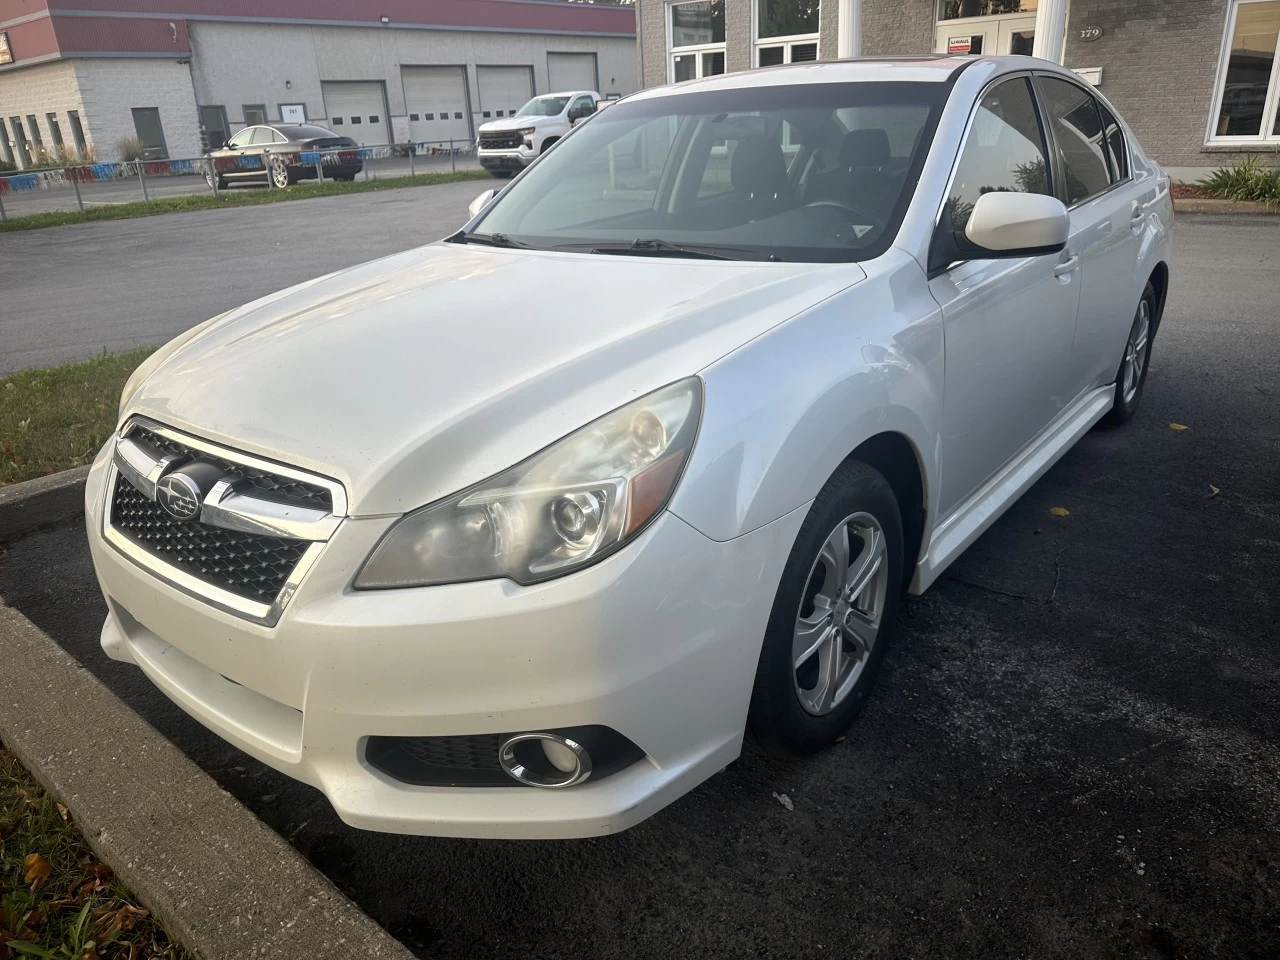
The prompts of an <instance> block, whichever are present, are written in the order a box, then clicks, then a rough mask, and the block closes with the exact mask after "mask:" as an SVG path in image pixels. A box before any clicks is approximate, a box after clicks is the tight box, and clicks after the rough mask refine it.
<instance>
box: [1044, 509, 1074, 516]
mask: <svg viewBox="0 0 1280 960" xmlns="http://www.w3.org/2000/svg"><path fill="white" fill-rule="evenodd" d="M1049 512H1050V513H1051V514H1053V515H1054V516H1055V517H1069V516H1071V511H1070V510H1068V509H1067V508H1066V507H1050V508H1049Z"/></svg>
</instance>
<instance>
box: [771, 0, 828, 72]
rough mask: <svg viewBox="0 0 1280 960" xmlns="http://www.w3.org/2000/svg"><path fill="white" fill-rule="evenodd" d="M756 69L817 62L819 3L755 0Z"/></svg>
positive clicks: (803, 0) (809, 1)
mask: <svg viewBox="0 0 1280 960" xmlns="http://www.w3.org/2000/svg"><path fill="white" fill-rule="evenodd" d="M755 3H756V8H755V11H756V13H755V21H756V66H758V67H776V66H778V65H779V64H783V63H804V62H806V61H810V60H817V59H818V17H819V13H820V9H821V7H822V4H821V2H820V0H755Z"/></svg>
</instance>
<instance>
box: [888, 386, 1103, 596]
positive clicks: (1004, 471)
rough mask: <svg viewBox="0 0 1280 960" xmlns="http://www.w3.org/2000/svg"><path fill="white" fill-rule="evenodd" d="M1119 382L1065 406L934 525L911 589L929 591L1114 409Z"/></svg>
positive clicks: (1099, 388) (1092, 391) (913, 590)
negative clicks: (1027, 442)
mask: <svg viewBox="0 0 1280 960" xmlns="http://www.w3.org/2000/svg"><path fill="white" fill-rule="evenodd" d="M1114 398H1115V384H1110V385H1108V386H1105V387H1096V388H1094V389H1093V390H1090V391H1089V392H1088V393H1085V394H1083V395H1082V396H1081V397H1080V398H1079V399H1077V400H1076V402H1075V403H1073V404H1072V405H1071V406H1070V407H1068V408H1067V409H1065V410H1064V411H1062V413H1060V414H1059V415H1058V417H1057V419H1055V420H1054V421H1053V422H1052V423H1051V424H1049V426H1048V427H1046V428H1045V429H1044V430H1043V431H1042V432H1041V434H1040V435H1039V436H1038V437H1036V438H1035V439H1034V440H1032V441H1031V442H1030V443H1029V444H1027V446H1026V447H1024V448H1023V449H1022V452H1021V453H1019V454H1018V455H1017V456H1015V457H1014V458H1013V459H1012V460H1010V461H1009V462H1008V463H1006V464H1005V465H1004V466H1003V467H1001V468H1000V471H999V472H998V473H996V474H995V475H994V476H992V477H991V479H989V480H988V481H987V482H986V483H984V484H983V485H982V486H981V487H979V488H978V489H977V490H976V491H974V493H973V494H972V495H971V496H970V497H969V498H968V499H967V500H965V501H964V503H962V504H960V506H959V507H957V508H956V510H955V512H954V513H952V514H951V516H949V517H947V519H946V520H944V521H943V522H942V523H940V524H938V525H937V526H936V527H934V528H933V535H932V537H930V539H929V545H928V549H927V550H926V551H925V554H924V556H922V557H921V558H920V562H919V563H918V564H917V565H916V572H915V576H914V577H913V578H912V580H911V588H910V590H911V593H916V594H920V593H924V591H925V590H927V589H929V586H930V585H931V584H932V583H933V582H934V581H935V580H937V579H938V577H940V576H941V575H942V572H943V571H944V570H946V569H947V567H948V566H950V565H951V562H952V561H953V560H955V558H956V557H958V556H960V554H962V553H964V551H965V550H967V549H968V548H969V545H970V544H972V543H973V541H975V540H977V539H978V537H980V536H982V534H983V533H984V532H985V531H986V529H987V528H988V527H990V526H991V524H993V523H995V522H996V520H997V519H999V517H1000V515H1001V514H1003V513H1004V512H1005V511H1006V510H1008V509H1009V506H1010V505H1011V504H1012V503H1013V502H1014V501H1015V500H1017V499H1018V498H1019V497H1020V496H1022V495H1023V494H1024V493H1026V491H1027V490H1028V489H1029V488H1030V487H1031V485H1032V484H1033V483H1035V482H1036V481H1037V480H1039V479H1040V478H1041V477H1042V476H1044V475H1045V473H1046V472H1048V470H1049V468H1050V467H1052V466H1053V465H1054V464H1055V463H1057V462H1058V459H1059V458H1060V457H1061V456H1062V455H1063V454H1064V453H1066V452H1067V451H1068V450H1070V449H1071V448H1072V447H1073V446H1075V443H1076V441H1077V440H1079V439H1080V438H1081V437H1083V436H1084V435H1085V434H1086V433H1088V432H1089V429H1090V428H1091V427H1092V426H1093V425H1094V424H1095V423H1097V422H1098V421H1099V420H1101V419H1102V418H1103V417H1104V416H1106V413H1107V411H1108V410H1110V409H1111V404H1112V401H1113V400H1114Z"/></svg>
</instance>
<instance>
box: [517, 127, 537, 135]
mask: <svg viewBox="0 0 1280 960" xmlns="http://www.w3.org/2000/svg"><path fill="white" fill-rule="evenodd" d="M537 132H538V128H537V127H525V128H524V129H523V130H517V131H516V133H518V134H520V136H522V137H532V136H533V135H534V134H535V133H537Z"/></svg>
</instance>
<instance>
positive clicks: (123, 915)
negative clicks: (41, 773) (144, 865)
mask: <svg viewBox="0 0 1280 960" xmlns="http://www.w3.org/2000/svg"><path fill="white" fill-rule="evenodd" d="M188 956H189V955H188V954H187V953H186V951H184V950H183V949H182V948H181V947H179V946H178V945H177V944H175V943H172V942H171V941H170V940H169V938H168V936H167V935H166V934H165V932H164V931H163V930H161V929H160V927H159V926H158V925H157V924H156V922H155V920H154V919H153V918H152V917H151V915H150V913H149V912H148V911H146V910H144V909H142V907H140V906H139V905H138V902H137V901H136V900H135V899H134V898H133V897H132V896H131V895H130V894H129V892H128V891H127V890H125V889H124V888H123V887H122V886H121V885H120V884H119V883H118V882H117V881H116V879H115V877H114V875H113V874H112V873H111V868H110V867H108V866H106V865H105V864H103V863H102V862H101V861H99V860H98V859H97V858H96V857H95V856H94V855H93V851H92V850H90V849H89V845H88V844H87V843H85V840H84V837H82V836H81V835H80V832H79V831H78V830H77V829H76V827H75V825H74V824H73V823H72V822H71V818H70V815H69V814H68V812H67V808H66V807H64V806H62V805H61V804H60V803H57V802H56V801H55V800H54V799H53V798H52V797H50V796H49V795H48V794H47V793H45V792H44V790H42V789H41V788H40V786H39V785H38V784H37V783H36V782H35V780H33V779H32V777H31V775H30V774H29V773H27V771H26V770H24V769H23V768H22V767H21V765H19V763H18V761H17V760H16V759H14V757H13V755H12V754H11V753H9V752H8V751H7V750H5V749H4V748H3V746H2V745H0V960H25V958H28V957H42V958H57V960H160V958H164V960H187V958H188Z"/></svg>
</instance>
